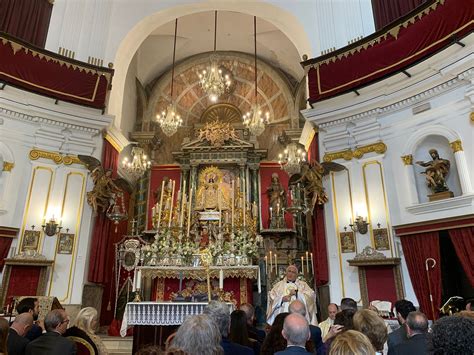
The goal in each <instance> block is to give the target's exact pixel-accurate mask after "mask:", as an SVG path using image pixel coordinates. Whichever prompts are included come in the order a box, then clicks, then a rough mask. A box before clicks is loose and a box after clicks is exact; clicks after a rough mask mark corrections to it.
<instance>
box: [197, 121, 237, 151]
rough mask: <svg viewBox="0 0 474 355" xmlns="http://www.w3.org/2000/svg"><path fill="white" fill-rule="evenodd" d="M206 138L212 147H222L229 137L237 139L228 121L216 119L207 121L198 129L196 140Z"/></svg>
mask: <svg viewBox="0 0 474 355" xmlns="http://www.w3.org/2000/svg"><path fill="white" fill-rule="evenodd" d="M204 139H206V140H207V141H209V143H211V145H212V146H213V147H222V145H223V144H224V142H225V141H228V140H229V139H238V137H237V135H236V134H235V130H234V128H233V127H232V125H231V124H230V123H229V122H226V123H225V122H221V121H219V120H216V121H214V122H210V123H207V124H206V126H205V127H204V128H203V129H200V130H199V136H198V140H200V141H202V140H204Z"/></svg>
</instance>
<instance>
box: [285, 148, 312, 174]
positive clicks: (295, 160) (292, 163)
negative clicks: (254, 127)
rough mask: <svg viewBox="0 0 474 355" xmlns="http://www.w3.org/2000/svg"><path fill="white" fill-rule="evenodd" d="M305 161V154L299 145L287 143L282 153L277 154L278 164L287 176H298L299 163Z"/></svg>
mask: <svg viewBox="0 0 474 355" xmlns="http://www.w3.org/2000/svg"><path fill="white" fill-rule="evenodd" d="M305 161H306V152H305V151H304V149H303V148H302V147H301V144H298V143H295V142H291V143H289V144H288V145H287V146H286V148H285V150H284V151H283V153H280V154H278V163H279V164H280V167H281V168H282V169H283V170H285V171H286V172H287V173H288V174H289V175H293V174H299V172H300V170H301V163H304V162H305Z"/></svg>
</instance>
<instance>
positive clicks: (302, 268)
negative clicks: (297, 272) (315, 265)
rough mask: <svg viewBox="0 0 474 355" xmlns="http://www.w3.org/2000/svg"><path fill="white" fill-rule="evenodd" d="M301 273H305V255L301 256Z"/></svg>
mask: <svg viewBox="0 0 474 355" xmlns="http://www.w3.org/2000/svg"><path fill="white" fill-rule="evenodd" d="M301 273H302V274H303V275H304V261H303V257H301Z"/></svg>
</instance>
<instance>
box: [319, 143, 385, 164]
mask: <svg viewBox="0 0 474 355" xmlns="http://www.w3.org/2000/svg"><path fill="white" fill-rule="evenodd" d="M386 151H387V145H386V144H385V143H384V142H382V141H380V142H375V143H372V144H367V145H363V146H360V147H356V148H355V149H354V150H352V149H344V150H340V151H337V152H328V153H326V154H324V157H323V161H325V162H331V161H333V160H337V159H344V160H348V161H349V160H352V158H356V159H361V158H362V157H363V156H364V155H365V154H369V153H376V154H384V153H385V152H386Z"/></svg>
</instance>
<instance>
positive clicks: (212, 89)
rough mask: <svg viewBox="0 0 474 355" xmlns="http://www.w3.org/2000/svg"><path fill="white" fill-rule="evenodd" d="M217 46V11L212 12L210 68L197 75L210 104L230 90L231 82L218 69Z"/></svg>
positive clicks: (226, 75) (227, 76)
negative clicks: (212, 43)
mask: <svg viewBox="0 0 474 355" xmlns="http://www.w3.org/2000/svg"><path fill="white" fill-rule="evenodd" d="M216 44H217V11H215V12H214V53H213V54H212V55H211V66H210V67H209V68H208V69H207V70H206V69H205V70H203V71H202V72H201V73H200V74H199V84H200V85H201V87H202V89H203V90H204V92H205V93H206V94H207V95H209V99H210V100H211V101H212V102H216V101H217V99H218V98H219V96H221V95H223V94H224V93H225V92H226V91H228V90H229V89H230V86H231V85H232V81H231V79H230V75H229V74H226V73H224V71H223V70H222V69H221V68H220V67H219V63H218V56H217V55H216Z"/></svg>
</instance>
